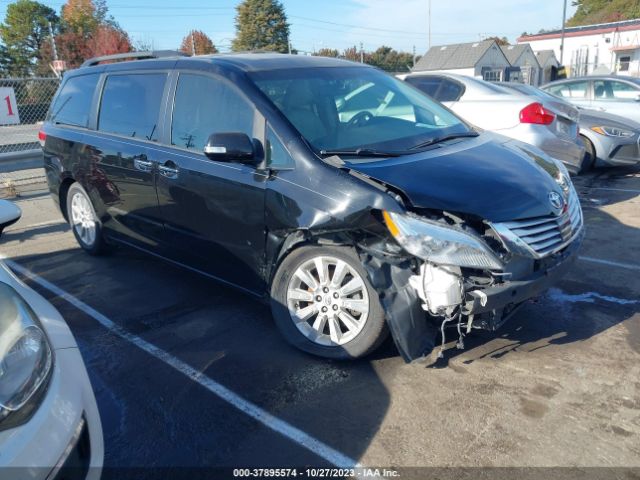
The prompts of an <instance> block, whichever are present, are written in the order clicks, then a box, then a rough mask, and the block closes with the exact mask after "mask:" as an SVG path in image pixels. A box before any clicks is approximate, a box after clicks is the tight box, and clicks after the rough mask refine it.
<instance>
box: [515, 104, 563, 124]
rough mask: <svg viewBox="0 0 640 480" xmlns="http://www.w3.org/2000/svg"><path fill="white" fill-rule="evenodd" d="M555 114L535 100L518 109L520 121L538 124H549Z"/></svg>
mask: <svg viewBox="0 0 640 480" xmlns="http://www.w3.org/2000/svg"><path fill="white" fill-rule="evenodd" d="M555 118H556V116H555V114H554V113H553V112H550V111H549V110H547V109H546V108H544V107H543V106H542V104H541V103H538V102H535V103H532V104H531V105H527V106H526V107H524V108H523V109H522V110H520V123H537V124H539V125H549V124H550V123H551V122H553V121H554V120H555Z"/></svg>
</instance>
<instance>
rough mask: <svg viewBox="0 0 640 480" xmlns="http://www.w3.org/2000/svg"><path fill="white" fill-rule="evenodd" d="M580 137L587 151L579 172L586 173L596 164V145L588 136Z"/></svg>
mask: <svg viewBox="0 0 640 480" xmlns="http://www.w3.org/2000/svg"><path fill="white" fill-rule="evenodd" d="M580 138H582V143H584V149H585V151H584V162H583V163H582V169H581V170H580V172H578V173H586V172H588V171H589V170H591V169H592V168H593V167H594V166H595V164H596V147H595V146H594V145H593V143H591V140H589V139H588V138H587V137H585V136H583V135H580Z"/></svg>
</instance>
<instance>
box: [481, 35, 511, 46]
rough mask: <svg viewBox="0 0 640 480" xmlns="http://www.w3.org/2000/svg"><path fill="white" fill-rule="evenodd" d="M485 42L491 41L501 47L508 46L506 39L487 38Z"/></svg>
mask: <svg viewBox="0 0 640 480" xmlns="http://www.w3.org/2000/svg"><path fill="white" fill-rule="evenodd" d="M486 39H487V40H493V41H495V42H496V43H497V44H498V45H500V46H501V47H503V46H506V45H509V40H508V39H507V37H487V38H486Z"/></svg>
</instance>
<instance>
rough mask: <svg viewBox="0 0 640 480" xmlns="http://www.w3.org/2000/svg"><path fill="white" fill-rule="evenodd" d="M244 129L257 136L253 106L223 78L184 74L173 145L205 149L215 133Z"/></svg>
mask: <svg viewBox="0 0 640 480" xmlns="http://www.w3.org/2000/svg"><path fill="white" fill-rule="evenodd" d="M223 132H240V133H246V134H247V135H248V136H249V137H250V138H253V108H252V106H251V105H250V104H249V103H248V102H247V101H246V100H245V99H244V98H242V97H241V96H240V94H239V93H237V92H236V90H235V89H234V88H233V87H232V86H230V85H227V84H226V83H225V82H223V81H222V80H217V79H215V78H212V77H207V76H203V75H192V74H181V75H180V78H179V79H178V86H177V88H176V95H175V101H174V107H173V122H172V125H171V145H176V146H179V147H182V148H189V149H194V150H199V151H202V150H203V149H204V146H205V143H206V141H207V139H208V138H209V135H211V134H212V133H223Z"/></svg>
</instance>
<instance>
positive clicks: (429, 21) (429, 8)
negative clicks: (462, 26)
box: [429, 0, 566, 48]
mask: <svg viewBox="0 0 640 480" xmlns="http://www.w3.org/2000/svg"><path fill="white" fill-rule="evenodd" d="M565 1H566V0H565ZM429 48H431V0H429Z"/></svg>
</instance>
